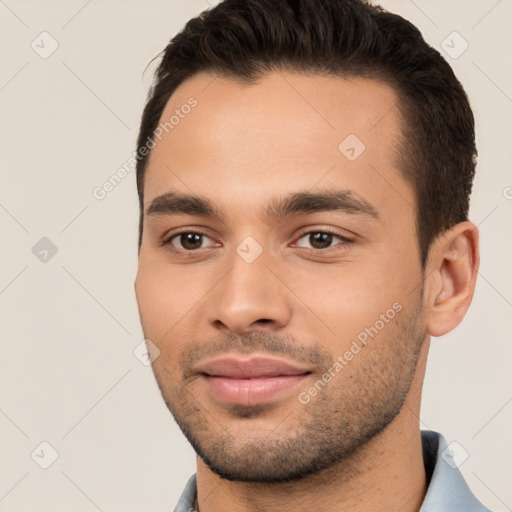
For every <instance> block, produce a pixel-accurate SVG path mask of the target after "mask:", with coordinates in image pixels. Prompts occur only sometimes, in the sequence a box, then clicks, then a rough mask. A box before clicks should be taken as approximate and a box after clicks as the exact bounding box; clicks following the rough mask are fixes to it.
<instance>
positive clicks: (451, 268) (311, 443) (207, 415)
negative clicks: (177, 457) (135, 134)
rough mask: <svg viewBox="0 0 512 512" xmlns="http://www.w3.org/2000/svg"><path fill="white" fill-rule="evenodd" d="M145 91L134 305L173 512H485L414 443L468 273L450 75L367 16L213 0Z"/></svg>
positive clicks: (471, 254) (472, 246)
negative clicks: (168, 425)
mask: <svg viewBox="0 0 512 512" xmlns="http://www.w3.org/2000/svg"><path fill="white" fill-rule="evenodd" d="M155 79H156V82H155V84H154V86H153V88H152V90H151V91H150V95H149V98H148V102H147V105H146V107H145V110H144V113H143V117H142V122H141V128H140V134H139V139H138V154H139V157H140V158H139V163H138V168H137V185H138V192H139V198H140V208H141V209H140V226H139V267H138V273H137V277H136V280H135V292H136V297H137V302H138V307H139V312H140V318H141V323H142V327H143V331H144V335H145V337H146V338H147V340H148V341H147V345H148V350H149V352H150V355H151V359H152V360H153V371H154V374H155V377H156V381H157V383H158V386H159V388H160V390H161V393H162V397H163V399H164V401H165V403H166V404H167V407H168V408H169V410H170V411H171V413H172V414H173V416H174V418H175V420H176V422H177V423H178V425H179V426H180V428H181V429H182V431H183V433H184V434H185V436H186V437H187V439H188V440H189V441H190V443H191V445H192V446H193V448H194V450H195V451H196V453H197V473H196V474H195V475H193V476H192V477H191V478H190V480H189V481H188V484H187V486H186V489H185V490H184V492H183V494H182V496H181V498H180V501H179V503H178V506H177V507H176V509H175V510H176V511H178V512H184V511H189V510H199V511H200V512H216V511H220V510H222V511H236V512H245V511H270V510H305V511H312V510H317V511H326V510H350V511H352V512H353V511H372V512H373V511H389V510H394V511H396V510H400V511H402V512H413V511H418V510H421V511H422V512H433V511H436V512H442V511H448V510H449V511H464V512H470V511H485V510H488V509H486V508H485V507H484V506H483V505H481V504H480V503H479V502H478V500H477V499H476V498H475V497H474V496H473V495H472V493H471V492H470V490H469V489H468V487H467V485H466V483H465V482H464V480H463V478H462V476H461V474H460V472H459V470H458V469H457V468H456V465H455V464H450V460H449V457H448V456H447V454H448V455H449V450H447V446H446V441H445V439H444V438H443V437H442V436H441V435H440V434H439V433H436V432H431V431H423V432H421V431H420V427H419V412H420V399H421V389H422V382H423V378H424V373H425V365H426V360H427V353H428V348H429V342H430V337H431V336H442V335H443V334H446V333H448V332H450V331H451V330H453V329H454V328H455V327H456V326H457V325H458V324H459V323H460V322H461V320H462V318H463V317H464V315H465V313H466V311H467V309H468V307H469V305H470V302H471V300H472V297H473V292H474V288H475V281H476V276H477V270H478V265H479V250H478V230H477V228H476V226H475V225H474V224H473V223H472V222H470V221H469V220H468V217H467V215H468V208H469V195H470V192H471V187H472V181H473V177H474V170H475V160H476V148H475V136H474V120H473V115H472V112H471V109H470V107H469V103H468V100H467V97H466V94H465V92H464V90H463V88H462V86H461V85H460V83H459V82H458V81H457V79H456V78H455V76H454V74H453V72H452V70H451V68H450V66H449V65H448V64H447V63H446V62H445V61H444V59H443V58H442V57H441V56H440V55H439V53H438V52H437V51H435V50H434V49H432V48H430V47H429V46H428V45H427V44H426V43H425V42H424V41H423V39H422V37H421V35H420V33H419V31H418V30H417V29H416V28H415V27H414V26H413V25H411V24H410V23H409V22H407V21H405V20H404V19H402V18H401V17H399V16H396V15H393V14H390V13H387V12H385V11H384V10H382V9H381V8H379V7H376V6H371V5H369V4H366V3H364V2H363V1H362V0H322V1H314V0H295V1H292V0H288V1H284V0H225V1H224V2H221V3H220V4H219V5H218V6H216V7H215V8H213V9H211V10H208V11H205V12H204V13H202V14H201V16H199V17H198V18H195V19H193V20H191V21H190V22H189V23H188V24H187V25H186V26H185V28H184V29H183V30H182V31H181V32H180V33H179V34H178V35H177V36H176V37H174V39H172V40H171V42H170V43H169V45H168V46H167V48H166V49H165V52H164V55H163V58H162V61H161V63H160V65H159V68H158V70H157V73H156V74H155Z"/></svg>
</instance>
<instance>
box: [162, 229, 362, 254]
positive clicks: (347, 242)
mask: <svg viewBox="0 0 512 512" xmlns="http://www.w3.org/2000/svg"><path fill="white" fill-rule="evenodd" d="M318 233H322V234H328V235H333V236H335V237H337V238H339V239H340V240H341V241H342V243H339V244H336V245H334V246H332V247H327V248H326V249H309V248H307V247H299V249H306V250H307V251H313V252H315V253H325V252H330V251H331V250H339V249H337V247H338V246H344V247H345V248H347V247H350V246H351V245H352V244H353V243H354V240H353V239H350V238H347V237H345V236H343V235H340V234H339V233H337V232H336V231H334V230H331V229H329V228H324V229H315V230H311V231H305V232H303V233H302V234H301V235H300V236H299V237H298V238H297V240H300V239H301V238H304V237H305V236H306V235H311V234H318ZM183 234H195V235H199V236H205V237H207V238H210V237H209V236H208V235H207V234H206V233H202V232H200V231H194V230H184V231H179V232H177V233H173V234H172V235H171V236H170V237H167V238H166V239H165V240H163V242H162V243H161V245H162V246H166V249H167V250H169V251H170V252H172V253H174V254H180V255H186V256H193V255H194V253H197V252H199V251H200V250H201V249H194V250H189V251H187V250H183V249H175V248H174V246H173V245H172V243H171V241H172V240H173V239H174V238H176V237H177V236H180V235H183Z"/></svg>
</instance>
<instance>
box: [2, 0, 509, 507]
mask: <svg viewBox="0 0 512 512" xmlns="http://www.w3.org/2000/svg"><path fill="white" fill-rule="evenodd" d="M382 5H383V6H385V7H387V8H388V9H390V10H392V11H395V12H398V13H400V14H402V15H403V16H404V17H406V18H407V19H409V20H411V21H412V22H413V23H414V24H416V25H417V26H418V27H419V28H420V29H421V31H422V32H423V34H424V37H425V38H426V40H427V41H428V42H429V43H430V44H432V45H433V46H435V47H437V48H440V47H441V44H442V41H443V40H445V39H446V38H447V37H450V38H451V39H448V40H447V41H448V42H449V43H450V44H451V46H453V47H454V50H453V51H455V50H457V49H460V48H462V47H461V46H460V45H461V44H463V42H462V40H461V39H460V38H459V39H456V40H454V39H453V37H454V36H453V35H452V36H450V34H451V33H452V32H453V31H457V32H458V33H459V34H460V35H461V36H462V37H463V38H464V40H466V41H467V42H468V43H469V47H468V49H467V50H466V51H465V52H464V53H463V54H462V55H460V56H459V57H458V58H456V59H454V58H452V57H450V56H446V58H447V60H448V61H449V62H450V63H451V64H452V65H453V67H454V69H455V72H456V74H457V75H458V76H459V78H460V79H461V81H462V82H463V84H464V86H465V87H466V89H467V91H468V93H469V95H470V98H471V101H472V105H473V107H474V111H475V115H476V119H477V134H478V145H479V152H480V158H479V165H478V172H477V179H476V183H475V189H474V195H473V200H472V207H471V219H472V220H473V221H474V222H475V223H477V224H478V225H479V227H480V230H481V249H482V264H481V269H480V276H479V280H478V284H477V288H476V295H475V298H474V301H473V304H472V306H471V308H470V310H469V313H468V315H467V317H466V318H465V319H464V321H463V323H462V324H461V325H460V326H459V328H457V329H456V330H455V331H454V332H453V333H450V334H449V335H447V336H445V337H444V338H442V339H434V340H433V343H432V349H431V354H430V360H429V366H428V369H427V377H426V383H425V392H424V401H423V406H422V415H421V420H422V427H423V428H430V429H434V430H438V431H440V432H442V433H443V434H444V435H445V437H446V438H447V440H448V442H451V441H457V442H458V443H459V444H460V445H461V446H462V447H463V449H464V450H465V451H467V452H468V454H469V456H468V458H467V460H465V461H464V463H463V464H462V465H461V466H460V469H461V471H462V473H463V475H464V476H465V478H466V479H467V481H468V483H469V485H470V487H471V488H472V489H473V491H474V492H475V494H476V495H477V496H478V497H479V498H480V499H481V500H482V501H483V502H484V503H485V504H486V505H487V506H489V507H490V508H492V509H494V510H501V511H505V510H512V487H511V486H510V482H511V477H512V468H511V462H510V461H511V460H512V438H511V436H510V431H511V426H512V383H511V378H510V362H511V360H512V344H511V343H510V341H511V334H510V333H511V327H512V325H511V318H512V314H511V313H512V271H511V266H510V261H512V260H511V256H512V236H511V224H512V223H511V210H512V200H510V198H511V197H512V188H510V187H512V175H511V172H510V167H511V162H512V158H511V157H512V155H511V151H512V150H511V147H512V144H511V133H512V126H511V125H512V115H511V114H512V72H511V68H510V49H511V44H512V36H511V30H510V27H511V22H512V0H501V1H497V0H479V1H470V2H469V1H465V2H462V1H455V0H451V1H447V0H444V1H437V0H436V1H432V0H428V1H427V0H414V1H413V0H403V1H398V0H385V1H383V2H382ZM207 7H208V4H207V3H206V2H205V1H204V0H193V1H191V0H179V1H178V0H173V1H169V0H167V1H156V0H153V1H145V2H143V1H133V0H132V1H124V2H121V1H113V0H109V1H100V0H92V1H91V0H89V1H86V0H70V1H67V2H57V1H55V0H53V1H44V2H41V1H36V0H32V1H28V0H25V1H22V0H0V24H1V26H0V34H1V36H0V38H1V40H0V43H1V46H0V48H1V50H0V52H1V74H0V102H1V104H0V108H1V118H0V119H1V148H0V156H1V163H2V174H1V183H0V225H1V229H2V238H1V240H2V245H1V247H2V249H1V266H0V307H1V321H0V336H1V354H0V379H1V380H0V461H1V473H0V511H9V512H22V511H23V512H42V511H52V512H59V511H67V510H74V511H77V512H79V511H84V512H88V511H94V510H101V511H112V512H114V511H124V512H129V511H141V510H144V511H162V512H163V511H170V510H172V509H173V507H174V505H175V503H176V501H177V498H178V496H179V495H180V493H181V491H182V488H183V486H184V484H185V482H186V480H187V479H188V477H189V476H190V475H191V474H192V473H193V472H194V470H195V457H194V453H193V451H192V449H191V448H190V446H189V445H188V444H187V442H186V441H185V439H184V437H183V436H182V434H181V432H180V431H179V429H178V428H177V426H176V425H175V423H174V421H173V419H172V417H171V415H170V413H169V412H168V411H167V409H166V407H165V405H164V403H163V401H162V399H161V398H160V394H159V391H158V388H157V386H156V384H155V382H154V379H153V375H152V373H151V369H150V368H149V367H146V366H144V365H143V364H142V363H141V362H140V361H139V360H138V359H137V358H136V357H135V356H134V354H133V350H134V349H135V347H136V346H137V345H138V344H139V343H140V342H141V340H142V331H141V329H140V325H139V320H138V315H137V308H136V302H135V297H134V294H133V280H134V278H135V273H136V265H137V220H138V211H137V194H136V188H135V173H134V172H132V173H130V174H129V175H128V176H127V177H126V178H125V179H124V180H123V182H121V183H120V184H119V185H118V186H117V187H116V188H115V189H114V190H113V191H112V192H110V193H109V194H108V195H107V197H106V198H105V199H103V200H101V201H100V200H97V199H95V198H94V197H93V195H92V191H93V189H94V188H95V187H97V186H101V184H102V183H104V182H105V181H106V180H107V179H108V178H109V177H110V176H111V175H112V174H113V173H114V172H115V171H116V169H118V168H119V167H121V166H122V165H123V164H124V162H125V161H126V160H127V159H128V158H129V157H130V156H131V153H132V151H133V150H134V147H135V139H136V136H137V131H138V124H139V120H140V115H141V112H142V107H143V104H144V100H145V97H146V91H147V88H148V86H149V83H150V79H151V70H152V69H153V67H151V68H150V70H149V71H148V72H146V74H145V76H144V78H143V77H142V72H143V70H144V68H145V66H146V65H147V64H148V63H149V61H150V60H151V59H152V58H153V57H154V56H155V55H156V54H157V53H158V52H159V51H160V50H162V49H163V48H164V47H165V45H166V43H167V41H168V40H169V39H170V38H171V37H172V36H173V35H174V34H175V33H176V31H177V30H179V29H180V28H181V27H182V26H183V25H184V23H185V22H186V21H187V20H188V19H189V18H190V17H192V16H195V15H197V14H198V13H199V12H200V11H202V10H203V9H205V8H207ZM43 31H47V32H48V33H49V34H50V35H51V36H39V34H40V33H41V32H43ZM455 37H458V36H455ZM52 38H53V40H55V41H57V43H58V45H59V46H58V48H57V49H56V51H55V52H54V53H53V54H51V55H49V56H46V57H47V58H42V57H41V56H40V53H44V52H48V51H49V50H50V49H51V45H52V44H55V43H52ZM32 41H35V42H34V45H35V46H36V48H37V50H38V52H39V53H37V52H36V51H35V50H34V49H33V48H32V47H31V43H32ZM450 41H454V42H453V43H451V42H450ZM441 51H442V52H444V50H441ZM440 156H441V155H440ZM507 198H508V199H507ZM43 237H47V238H48V239H50V240H51V242H52V243H53V244H54V245H55V246H56V248H57V253H56V254H55V255H53V257H52V256H51V252H50V253H48V255H47V256H46V258H47V261H46V262H43V261H40V259H39V258H40V257H43V255H42V253H41V254H39V257H36V255H35V254H34V253H33V251H32V248H33V246H34V245H35V244H36V243H38V241H39V240H40V239H41V238H43ZM40 243H43V244H44V242H40ZM36 247H39V246H36ZM39 250H42V249H39ZM36 252H37V251H36ZM43 441H46V442H47V443H49V444H50V445H51V446H52V447H53V449H55V450H56V452H58V458H57V459H56V460H55V462H54V463H53V464H52V465H51V466H50V467H49V468H48V469H42V468H41V467H40V466H39V464H41V463H42V464H44V463H45V462H46V463H48V462H49V461H50V457H51V453H52V451H51V448H49V447H48V446H46V445H42V446H40V443H41V442H43ZM32 453H33V458H32V456H31V454H32ZM334 509H335V507H334V508H333V510H334Z"/></svg>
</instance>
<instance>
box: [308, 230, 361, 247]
mask: <svg viewBox="0 0 512 512" xmlns="http://www.w3.org/2000/svg"><path fill="white" fill-rule="evenodd" d="M305 237H307V238H306V240H308V241H309V243H310V244H311V245H312V246H313V247H311V249H313V250H323V249H330V248H331V247H330V246H331V243H332V241H333V239H335V238H337V239H339V240H341V243H338V244H335V245H347V244H350V243H352V242H353V240H351V239H349V238H347V237H344V236H341V235H338V234H337V233H332V232H331V231H309V232H308V233H304V234H303V235H302V236H301V237H300V238H299V240H301V239H303V238H305ZM299 247H304V246H299ZM306 248H307V249H309V247H306Z"/></svg>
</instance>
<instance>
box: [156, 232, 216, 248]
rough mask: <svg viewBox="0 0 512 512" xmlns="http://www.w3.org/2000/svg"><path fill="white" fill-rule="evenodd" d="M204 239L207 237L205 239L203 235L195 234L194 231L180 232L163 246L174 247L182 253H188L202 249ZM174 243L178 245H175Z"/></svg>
mask: <svg viewBox="0 0 512 512" xmlns="http://www.w3.org/2000/svg"><path fill="white" fill-rule="evenodd" d="M204 238H209V237H207V236H206V235H205V234H204V233H196V232H195V231H182V232H181V233H176V234H174V235H173V236H171V237H170V238H169V239H168V240H167V241H166V242H164V244H165V245H167V244H168V245H171V246H172V247H176V248H177V249H179V250H181V251H183V252H190V251H195V250H197V249H202V248H203V247H202V244H203V241H204ZM173 240H174V242H173ZM176 241H177V242H178V244H179V245H176Z"/></svg>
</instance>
